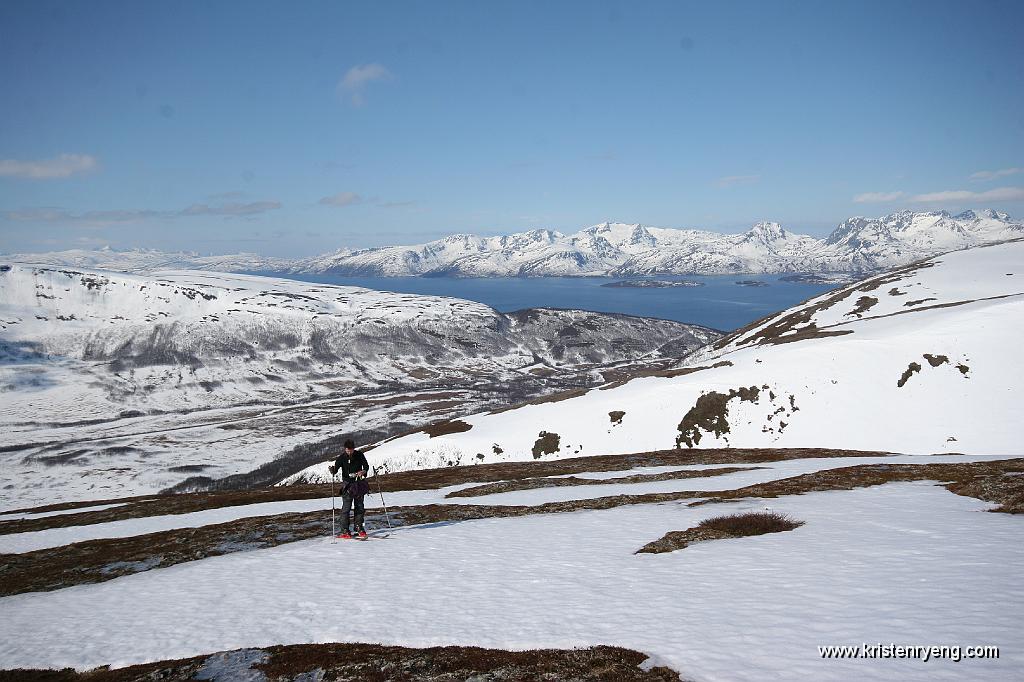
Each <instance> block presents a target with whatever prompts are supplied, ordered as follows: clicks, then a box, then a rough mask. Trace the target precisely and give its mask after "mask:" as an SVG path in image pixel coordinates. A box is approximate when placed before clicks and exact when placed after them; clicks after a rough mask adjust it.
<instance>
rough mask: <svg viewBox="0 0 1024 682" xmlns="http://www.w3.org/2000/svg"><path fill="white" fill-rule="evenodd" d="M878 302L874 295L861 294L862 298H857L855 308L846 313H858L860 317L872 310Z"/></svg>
mask: <svg viewBox="0 0 1024 682" xmlns="http://www.w3.org/2000/svg"><path fill="white" fill-rule="evenodd" d="M877 303H878V299H877V298H875V297H873V296H861V297H860V298H858V299H857V304H856V306H854V308H853V310H851V311H850V312H848V313H846V314H847V315H856V316H857V317H860V316H861V315H863V314H864V313H866V312H867V311H869V310H871V308H872V307H874V306H875V305H876V304H877Z"/></svg>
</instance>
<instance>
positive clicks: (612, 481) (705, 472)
mask: <svg viewBox="0 0 1024 682" xmlns="http://www.w3.org/2000/svg"><path fill="white" fill-rule="evenodd" d="M763 468H765V467H722V468H719V469H687V470H685V471H666V472H663V473H660V474H633V475H632V476H617V477H615V478H580V477H578V476H562V477H558V478H524V479H521V480H517V481H498V482H496V483H484V484H483V485H476V486H473V487H472V488H460V489H459V490H455V491H453V492H450V493H448V494H447V495H445V497H446V498H448V497H482V496H484V495H496V494H498V493H509V492H514V491H517V490H536V489H537V488H564V487H569V486H577V485H620V484H623V483H626V484H629V483H656V482H658V481H675V480H679V479H686V478H707V477H708V476H723V475H725V474H734V473H736V472H738V471H753V470H754V469H763Z"/></svg>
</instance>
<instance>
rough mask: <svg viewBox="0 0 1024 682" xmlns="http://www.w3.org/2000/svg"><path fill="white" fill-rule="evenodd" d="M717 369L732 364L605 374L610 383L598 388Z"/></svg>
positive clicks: (728, 361) (719, 362)
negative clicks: (620, 374) (634, 380)
mask: <svg viewBox="0 0 1024 682" xmlns="http://www.w3.org/2000/svg"><path fill="white" fill-rule="evenodd" d="M673 362H674V361H673ZM717 367H732V362H731V361H730V360H720V361H718V362H716V363H715V364H713V365H701V366H700V367H664V368H659V369H647V370H641V371H632V372H629V373H628V374H626V375H625V376H622V377H617V376H614V375H612V374H610V373H604V374H602V376H603V377H604V378H605V379H606V380H608V383H606V384H604V385H603V386H598V388H599V389H600V390H602V391H607V390H609V389H612V388H618V387H619V386H623V385H625V384H627V383H629V382H630V381H632V380H633V379H643V378H648V377H660V378H663V379H671V378H673V377H681V376H685V375H687V374H693V373H694V372H701V371H703V370H706V369H715V368H717Z"/></svg>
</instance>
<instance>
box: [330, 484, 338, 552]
mask: <svg viewBox="0 0 1024 682" xmlns="http://www.w3.org/2000/svg"><path fill="white" fill-rule="evenodd" d="M337 478H338V475H337V474H331V543H332V544H333V543H335V542H337V538H338V528H337V524H336V523H335V520H334V519H335V511H334V481H335V480H336V479H337Z"/></svg>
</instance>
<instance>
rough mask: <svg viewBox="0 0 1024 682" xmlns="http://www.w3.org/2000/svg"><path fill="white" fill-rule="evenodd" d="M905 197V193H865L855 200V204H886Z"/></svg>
mask: <svg viewBox="0 0 1024 682" xmlns="http://www.w3.org/2000/svg"><path fill="white" fill-rule="evenodd" d="M902 196H903V192H865V193H864V194H858V195H857V196H855V197H854V198H853V203H855V204H884V203H887V202H889V201H896V200H897V199H899V198H901V197H902Z"/></svg>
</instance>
